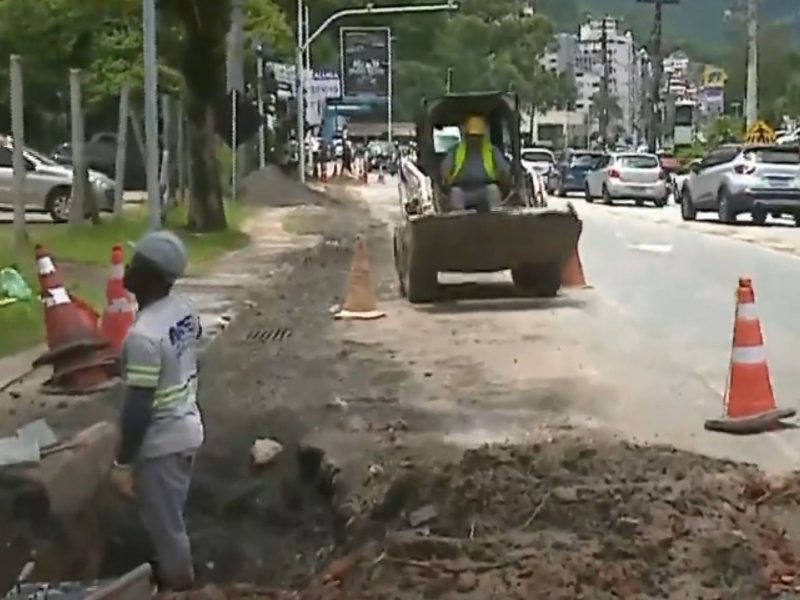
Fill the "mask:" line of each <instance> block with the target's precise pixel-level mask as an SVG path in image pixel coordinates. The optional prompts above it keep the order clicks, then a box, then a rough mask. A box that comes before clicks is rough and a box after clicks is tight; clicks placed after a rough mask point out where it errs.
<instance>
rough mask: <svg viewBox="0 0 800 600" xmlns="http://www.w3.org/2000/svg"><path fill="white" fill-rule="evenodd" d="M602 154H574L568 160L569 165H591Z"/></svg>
mask: <svg viewBox="0 0 800 600" xmlns="http://www.w3.org/2000/svg"><path fill="white" fill-rule="evenodd" d="M602 156H603V155H602V154H576V155H575V156H573V157H572V160H570V161H569V166H571V167H591V166H592V165H594V164H595V163H596V162H597V161H598V160H599V159H600V158H601V157H602Z"/></svg>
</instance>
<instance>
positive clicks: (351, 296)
mask: <svg viewBox="0 0 800 600" xmlns="http://www.w3.org/2000/svg"><path fill="white" fill-rule="evenodd" d="M334 316H335V317H336V318H337V319H361V320H372V319H380V318H381V317H385V316H386V313H385V312H383V311H381V310H378V303H377V301H376V300H375V294H374V292H373V291H372V278H371V276H370V268H369V258H368V257H367V248H366V246H365V245H364V240H363V238H362V237H361V236H358V237H356V243H355V248H354V251H353V264H352V266H351V267H350V284H349V287H348V290H347V298H345V301H344V305H343V306H342V308H341V309H340V310H339V312H337V313H336V314H335V315H334Z"/></svg>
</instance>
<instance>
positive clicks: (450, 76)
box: [445, 67, 453, 94]
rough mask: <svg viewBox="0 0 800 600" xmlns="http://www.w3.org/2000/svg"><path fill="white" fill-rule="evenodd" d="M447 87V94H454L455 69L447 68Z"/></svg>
mask: <svg viewBox="0 0 800 600" xmlns="http://www.w3.org/2000/svg"><path fill="white" fill-rule="evenodd" d="M445 85H446V87H447V93H448V94H452V93H453V67H447V81H446V83H445Z"/></svg>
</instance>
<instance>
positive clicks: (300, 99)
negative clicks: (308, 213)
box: [294, 0, 309, 183]
mask: <svg viewBox="0 0 800 600" xmlns="http://www.w3.org/2000/svg"><path fill="white" fill-rule="evenodd" d="M304 21H305V7H304V5H303V0H297V48H295V55H294V67H295V78H296V92H295V96H294V97H295V101H296V103H297V132H296V133H295V139H296V141H297V157H298V165H297V169H298V173H299V175H300V182H301V183H305V182H306V141H305V128H306V94H305V81H304V79H305V75H304V73H303V54H304V53H305V50H306V48H307V47H308V46H309V43H308V42H307V41H306V40H304V37H303V33H304V32H303V30H304V27H303V22H304Z"/></svg>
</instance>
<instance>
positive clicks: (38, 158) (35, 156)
mask: <svg viewBox="0 0 800 600" xmlns="http://www.w3.org/2000/svg"><path fill="white" fill-rule="evenodd" d="M25 154H29V155H30V156H31V157H32V158H33V159H34V160H35V161H37V162H40V163H42V164H43V165H48V166H51V167H54V166H57V165H58V163H57V162H56V161H54V160H53V159H52V158H49V157H47V156H45V155H44V154H42V153H41V152H39V151H37V150H34V149H33V148H25Z"/></svg>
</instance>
